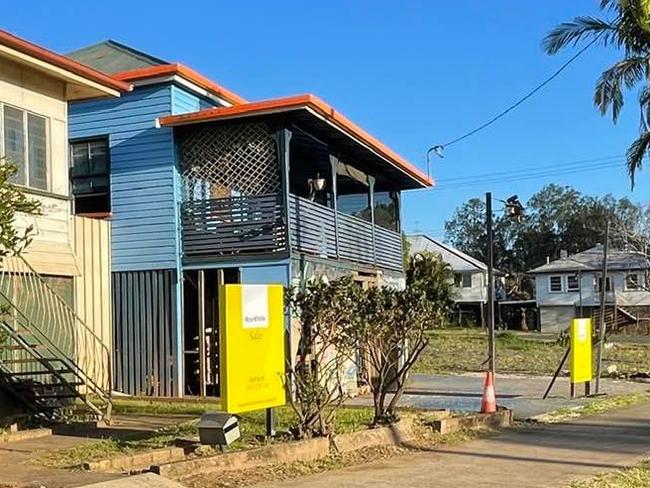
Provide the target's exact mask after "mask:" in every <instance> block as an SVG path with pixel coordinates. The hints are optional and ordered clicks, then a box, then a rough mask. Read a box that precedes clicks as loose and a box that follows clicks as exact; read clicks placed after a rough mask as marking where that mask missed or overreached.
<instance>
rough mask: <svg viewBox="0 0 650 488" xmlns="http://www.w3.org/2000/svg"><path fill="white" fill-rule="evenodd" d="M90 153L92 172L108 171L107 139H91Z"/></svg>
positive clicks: (89, 144)
mask: <svg viewBox="0 0 650 488" xmlns="http://www.w3.org/2000/svg"><path fill="white" fill-rule="evenodd" d="M88 154H89V161H90V168H89V171H90V173H91V174H95V175H97V174H102V173H106V171H107V169H108V168H107V166H106V141H104V140H102V141H90V142H89V143H88Z"/></svg>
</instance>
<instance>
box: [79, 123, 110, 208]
mask: <svg viewBox="0 0 650 488" xmlns="http://www.w3.org/2000/svg"><path fill="white" fill-rule="evenodd" d="M97 141H102V142H103V143H104V145H105V149H106V177H107V179H108V183H107V191H106V197H107V200H108V210H106V211H102V212H78V211H77V196H76V194H75V192H74V186H73V179H74V178H92V176H100V175H92V174H89V175H87V176H73V169H74V156H73V145H75V144H86V145H88V144H90V143H91V142H97ZM68 152H69V161H70V162H69V168H68V182H69V185H70V198H71V200H72V211H73V213H74V214H75V215H81V216H84V215H86V216H94V217H107V216H109V215H110V214H111V212H112V208H113V199H112V198H111V151H110V135H109V134H100V135H95V136H89V137H79V138H76V139H69V140H68ZM89 173H90V172H89ZM81 196H83V195H81Z"/></svg>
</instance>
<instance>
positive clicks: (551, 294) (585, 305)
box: [529, 244, 650, 332]
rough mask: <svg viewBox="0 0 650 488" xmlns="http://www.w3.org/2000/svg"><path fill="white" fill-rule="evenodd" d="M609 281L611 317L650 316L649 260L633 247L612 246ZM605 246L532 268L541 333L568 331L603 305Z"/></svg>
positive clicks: (609, 256) (607, 294)
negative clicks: (572, 322) (571, 324)
mask: <svg viewBox="0 0 650 488" xmlns="http://www.w3.org/2000/svg"><path fill="white" fill-rule="evenodd" d="M607 255H608V266H607V282H606V285H605V292H606V293H605V297H606V305H609V306H610V307H609V309H610V310H609V312H608V313H609V317H608V318H609V319H610V320H614V321H616V322H617V323H619V324H621V323H622V322H625V321H626V322H628V323H629V322H636V320H637V319H638V318H639V317H640V316H641V315H646V316H647V315H649V314H648V313H647V310H646V308H648V309H650V291H648V289H647V288H646V284H647V281H648V277H647V273H648V270H649V269H650V261H649V260H648V258H647V257H646V255H644V254H642V253H638V252H634V251H626V250H619V249H610V250H609V251H608V253H607ZM602 264H603V246H602V245H600V244H599V245H597V246H595V247H593V248H591V249H587V250H586V251H583V252H580V253H577V254H573V255H571V256H564V257H562V258H560V259H557V260H555V261H551V262H550V263H547V264H544V265H543V266H539V267H537V268H534V269H532V270H530V271H529V273H530V274H531V275H533V276H534V277H535V296H536V300H537V306H538V307H539V312H540V326H541V330H542V332H555V331H560V330H563V329H566V328H567V327H568V326H569V324H570V322H571V319H573V318H574V317H579V316H582V317H589V316H592V315H594V314H595V312H596V311H597V310H598V309H599V307H600V290H601V286H602V277H601V276H602V275H601V270H602Z"/></svg>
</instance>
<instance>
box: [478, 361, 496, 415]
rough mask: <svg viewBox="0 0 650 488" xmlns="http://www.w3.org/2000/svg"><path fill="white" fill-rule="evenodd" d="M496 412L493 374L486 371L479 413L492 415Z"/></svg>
mask: <svg viewBox="0 0 650 488" xmlns="http://www.w3.org/2000/svg"><path fill="white" fill-rule="evenodd" d="M496 411H497V398H496V394H495V392H494V374H493V373H492V371H488V372H487V373H486V374H485V384H484V385H483V398H481V413H494V412H496Z"/></svg>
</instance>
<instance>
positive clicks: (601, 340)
mask: <svg viewBox="0 0 650 488" xmlns="http://www.w3.org/2000/svg"><path fill="white" fill-rule="evenodd" d="M608 249H609V220H607V224H606V225H605V244H604V245H603V269H602V272H601V278H600V279H601V285H600V317H599V320H598V351H597V353H596V394H598V393H600V374H601V372H602V366H603V346H604V345H605V300H606V293H607V250H608Z"/></svg>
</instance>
